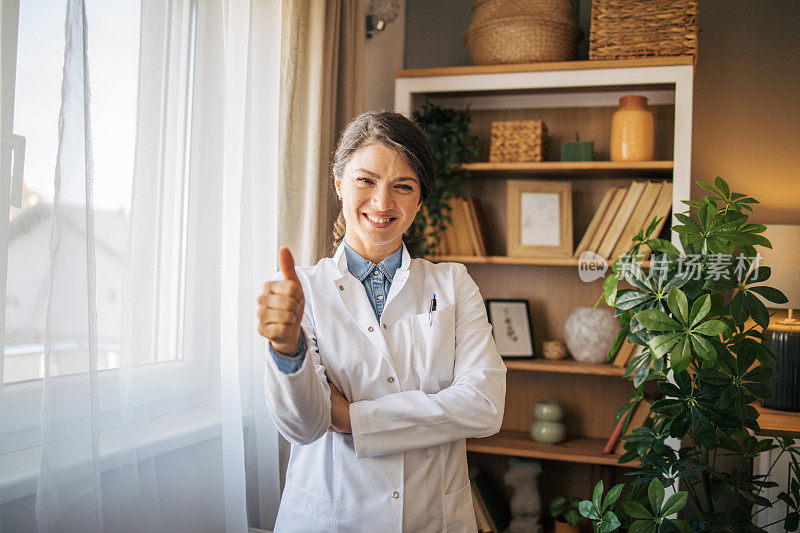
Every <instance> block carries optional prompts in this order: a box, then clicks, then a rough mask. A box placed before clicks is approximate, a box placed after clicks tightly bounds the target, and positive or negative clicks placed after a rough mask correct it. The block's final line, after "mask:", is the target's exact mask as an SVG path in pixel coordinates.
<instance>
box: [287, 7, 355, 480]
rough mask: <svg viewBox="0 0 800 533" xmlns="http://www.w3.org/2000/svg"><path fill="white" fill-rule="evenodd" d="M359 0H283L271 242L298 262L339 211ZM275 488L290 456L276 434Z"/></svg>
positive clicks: (317, 244) (316, 253) (315, 251)
mask: <svg viewBox="0 0 800 533" xmlns="http://www.w3.org/2000/svg"><path fill="white" fill-rule="evenodd" d="M365 41H366V28H365V26H364V7H363V0H283V6H282V20H281V87H280V91H281V97H280V98H281V101H280V136H279V140H278V143H279V146H278V157H279V159H280V163H279V166H278V168H279V176H278V210H279V213H278V215H279V216H278V221H279V222H278V241H279V244H280V245H282V246H288V247H289V249H290V250H291V251H292V254H293V255H294V259H295V261H296V262H297V264H298V265H313V264H314V263H316V262H317V261H318V260H319V258H321V257H323V256H324V255H325V252H326V251H327V250H326V248H327V246H328V244H329V243H330V240H331V239H330V236H331V231H332V229H333V222H334V220H335V219H336V216H337V215H338V207H337V204H336V193H335V192H334V188H333V183H332V178H331V170H330V167H331V163H332V162H333V151H334V150H335V149H336V141H337V140H338V136H339V133H340V132H341V130H342V128H344V126H346V125H347V123H348V122H349V121H350V120H351V119H352V118H354V117H355V116H356V115H358V114H359V113H361V112H362V111H363V110H364V60H365V59H364V58H365V55H364V45H365ZM279 440H280V446H279V448H280V453H279V455H280V478H281V487H283V484H284V482H285V476H286V465H287V463H288V459H289V446H288V443H287V442H286V441H285V440H284V439H283V438H282V437H281V438H280V439H279Z"/></svg>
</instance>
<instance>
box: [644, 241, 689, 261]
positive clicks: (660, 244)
mask: <svg viewBox="0 0 800 533" xmlns="http://www.w3.org/2000/svg"><path fill="white" fill-rule="evenodd" d="M645 244H647V246H649V247H650V249H651V250H653V251H654V252H659V253H662V254H669V255H674V256H676V257H680V255H681V252H680V250H678V249H677V248H676V247H675V245H674V244H672V243H671V242H669V241H666V240H664V239H650V240H649V241H647V242H646V243H645Z"/></svg>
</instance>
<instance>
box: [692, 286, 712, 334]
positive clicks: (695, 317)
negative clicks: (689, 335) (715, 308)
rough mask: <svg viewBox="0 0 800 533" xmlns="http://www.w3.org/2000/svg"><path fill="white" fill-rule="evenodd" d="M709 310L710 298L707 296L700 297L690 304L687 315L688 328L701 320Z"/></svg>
mask: <svg viewBox="0 0 800 533" xmlns="http://www.w3.org/2000/svg"><path fill="white" fill-rule="evenodd" d="M710 310H711V296H710V295H708V294H704V295H702V296H701V297H700V298H698V299H697V300H695V301H694V303H693V304H692V310H691V312H690V313H689V321H688V322H689V327H693V326H694V325H695V324H697V323H698V322H700V321H701V320H703V318H705V316H706V315H707V314H708V312H709V311H710Z"/></svg>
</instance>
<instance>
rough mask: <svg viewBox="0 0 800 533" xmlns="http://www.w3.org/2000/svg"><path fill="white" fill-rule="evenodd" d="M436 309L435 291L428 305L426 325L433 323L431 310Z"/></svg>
mask: <svg viewBox="0 0 800 533" xmlns="http://www.w3.org/2000/svg"><path fill="white" fill-rule="evenodd" d="M434 311H436V293H433V298H431V305H430V306H429V307H428V327H430V326H431V325H432V324H433V312H434Z"/></svg>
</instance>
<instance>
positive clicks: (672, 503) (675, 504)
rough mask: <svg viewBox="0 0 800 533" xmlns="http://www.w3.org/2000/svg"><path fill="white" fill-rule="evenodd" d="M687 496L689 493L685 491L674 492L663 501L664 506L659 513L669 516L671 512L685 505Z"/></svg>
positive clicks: (675, 511)
mask: <svg viewBox="0 0 800 533" xmlns="http://www.w3.org/2000/svg"><path fill="white" fill-rule="evenodd" d="M688 496H689V493H687V492H686V491H680V492H676V493H675V494H673V495H671V496H670V497H669V498H667V501H666V502H664V507H662V508H661V512H660V513H659V514H660V515H661V516H669V515H671V514H673V513H677V512H678V511H680V510H681V509H683V508H684V506H685V505H686V499H687V497H688Z"/></svg>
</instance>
